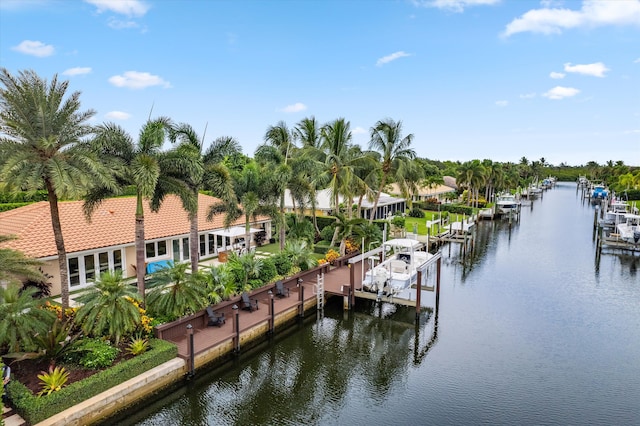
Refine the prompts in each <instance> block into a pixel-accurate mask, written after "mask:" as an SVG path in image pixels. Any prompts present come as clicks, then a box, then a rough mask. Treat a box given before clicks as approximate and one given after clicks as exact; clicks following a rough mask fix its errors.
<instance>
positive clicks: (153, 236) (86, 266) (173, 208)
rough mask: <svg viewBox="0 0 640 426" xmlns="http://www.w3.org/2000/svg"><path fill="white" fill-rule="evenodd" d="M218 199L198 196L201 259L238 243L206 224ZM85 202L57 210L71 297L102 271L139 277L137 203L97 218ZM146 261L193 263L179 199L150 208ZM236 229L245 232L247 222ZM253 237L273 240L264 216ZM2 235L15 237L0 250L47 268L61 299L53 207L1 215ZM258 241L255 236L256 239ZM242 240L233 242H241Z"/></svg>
mask: <svg viewBox="0 0 640 426" xmlns="http://www.w3.org/2000/svg"><path fill="white" fill-rule="evenodd" d="M216 201H218V199H217V198H214V197H211V196H208V195H204V194H200V195H199V199H198V206H199V210H198V233H199V239H200V241H199V243H200V257H201V258H208V257H214V256H216V255H217V254H218V253H219V251H221V250H226V249H227V248H228V247H230V246H232V245H233V244H234V242H235V241H233V239H234V236H233V235H234V233H229V232H224V231H225V230H224V225H223V221H224V216H223V215H217V216H215V217H214V218H213V220H212V221H207V210H208V207H209V206H210V205H211V204H213V203H215V202H216ZM82 205H83V203H82V201H61V202H60V203H59V204H58V208H59V211H60V221H61V225H62V234H63V236H64V243H65V248H66V251H67V262H68V267H69V288H70V290H71V291H74V290H78V289H81V288H84V287H86V286H89V285H91V284H92V283H93V282H94V281H95V280H96V279H97V278H99V277H100V274H101V273H103V272H104V271H115V270H118V271H122V273H123V275H124V277H135V262H136V254H135V210H136V198H135V197H122V198H110V199H107V200H105V201H104V202H103V203H102V204H101V205H100V206H99V207H98V208H97V209H96V210H95V211H94V213H93V215H92V216H91V219H90V220H87V218H86V217H85V215H84V211H83V208H82ZM144 219H145V221H144V224H145V240H146V253H145V255H146V261H147V263H155V262H162V261H174V262H182V261H188V260H189V219H188V215H187V212H186V211H185V210H184V209H183V208H182V203H181V202H180V199H179V198H178V197H176V196H174V195H169V196H167V197H166V198H165V200H164V201H163V203H162V206H161V207H160V210H159V211H158V212H157V213H153V212H152V211H151V208H150V207H149V205H148V204H146V205H145V214H144ZM233 226H241V227H242V228H243V229H244V220H243V219H239V220H237V221H236V222H235V223H233ZM251 228H252V233H253V232H262V231H264V232H265V234H266V238H267V239H268V238H269V237H270V236H271V220H270V219H269V218H268V217H265V216H260V217H258V218H256V220H255V221H254V222H252V223H251ZM0 234H3V235H15V236H16V237H17V239H15V240H11V241H7V242H5V243H3V244H2V247H5V248H11V249H14V250H19V251H21V252H23V253H24V254H25V255H27V256H29V257H33V258H36V259H40V260H42V261H43V262H45V266H44V267H43V268H42V269H43V272H45V273H46V274H49V275H51V276H52V277H53V278H51V284H52V288H51V294H52V295H59V294H60V290H61V286H60V271H59V268H58V260H57V259H58V256H57V250H56V245H55V241H54V236H53V229H52V226H51V214H50V210H49V203H48V202H46V201H41V202H38V203H34V204H30V205H28V206H24V207H20V208H17V209H13V210H9V211H6V212H2V213H0ZM252 235H255V234H252ZM243 237H244V235H241V236H240V235H237V236H236V237H235V238H238V239H242V238H243Z"/></svg>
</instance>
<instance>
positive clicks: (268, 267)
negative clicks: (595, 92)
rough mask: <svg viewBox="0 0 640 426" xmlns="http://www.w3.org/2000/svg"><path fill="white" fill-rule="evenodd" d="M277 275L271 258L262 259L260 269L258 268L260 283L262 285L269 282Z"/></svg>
mask: <svg viewBox="0 0 640 426" xmlns="http://www.w3.org/2000/svg"><path fill="white" fill-rule="evenodd" d="M276 275H278V269H277V268H276V264H275V262H274V261H273V258H271V257H266V258H264V259H262V268H260V276H259V278H260V281H262V283H263V284H265V283H268V282H270V281H271V280H272V279H273V277H275V276H276Z"/></svg>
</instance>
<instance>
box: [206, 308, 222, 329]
mask: <svg viewBox="0 0 640 426" xmlns="http://www.w3.org/2000/svg"><path fill="white" fill-rule="evenodd" d="M207 315H209V322H208V323H207V325H209V326H212V325H217V326H218V327H222V325H223V324H225V323H226V320H225V318H224V312H222V313H217V312H215V311H214V310H213V309H212V308H211V306H207Z"/></svg>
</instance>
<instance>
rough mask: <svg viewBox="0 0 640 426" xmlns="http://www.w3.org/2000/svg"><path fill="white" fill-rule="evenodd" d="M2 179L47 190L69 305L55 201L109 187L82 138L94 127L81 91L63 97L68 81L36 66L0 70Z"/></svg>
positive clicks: (19, 186) (9, 185)
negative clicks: (15, 73)
mask: <svg viewBox="0 0 640 426" xmlns="http://www.w3.org/2000/svg"><path fill="white" fill-rule="evenodd" d="M0 82H1V83H2V85H3V86H4V87H3V88H1V89H0V127H1V128H2V136H1V137H0V181H2V182H4V184H5V189H21V190H29V191H36V190H40V189H45V190H46V191H47V199H48V201H49V210H50V214H51V226H52V230H53V235H54V240H55V244H56V251H57V256H58V267H59V269H60V283H61V296H62V306H63V307H64V308H68V307H69V273H68V265H67V251H66V248H65V244H64V237H63V235H62V225H61V224H60V212H59V210H58V200H59V199H60V198H63V199H65V198H66V199H69V198H76V197H80V196H82V195H83V194H84V193H85V191H86V190H87V189H88V188H90V187H91V186H93V185H94V184H96V183H98V184H100V185H101V186H104V187H105V188H111V187H113V184H114V182H113V180H112V179H111V176H110V173H109V170H108V169H107V168H106V167H104V166H103V165H102V164H101V163H100V161H98V157H97V155H96V153H95V152H94V151H93V150H92V149H91V148H90V146H89V144H87V143H86V142H84V141H83V138H84V137H85V136H87V135H89V134H90V133H91V131H92V128H91V126H90V125H89V124H87V121H88V120H89V119H90V118H91V117H92V116H93V115H94V114H95V111H93V110H88V111H80V92H73V93H72V94H71V95H70V96H69V97H68V98H65V95H66V93H67V88H68V86H69V82H68V81H63V82H60V81H58V77H57V75H54V77H53V79H52V80H51V83H48V82H47V81H46V80H44V79H42V78H41V77H39V76H38V75H37V74H36V73H35V72H34V71H31V70H28V71H20V72H19V74H18V76H17V77H16V76H13V75H11V74H10V73H9V71H8V70H7V69H5V68H2V69H1V70H0Z"/></svg>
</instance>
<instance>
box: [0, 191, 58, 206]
mask: <svg viewBox="0 0 640 426" xmlns="http://www.w3.org/2000/svg"><path fill="white" fill-rule="evenodd" d="M38 201H47V191H45V190H41V191H35V192H22V191H11V192H0V204H9V203H25V204H30V203H37V202H38Z"/></svg>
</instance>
